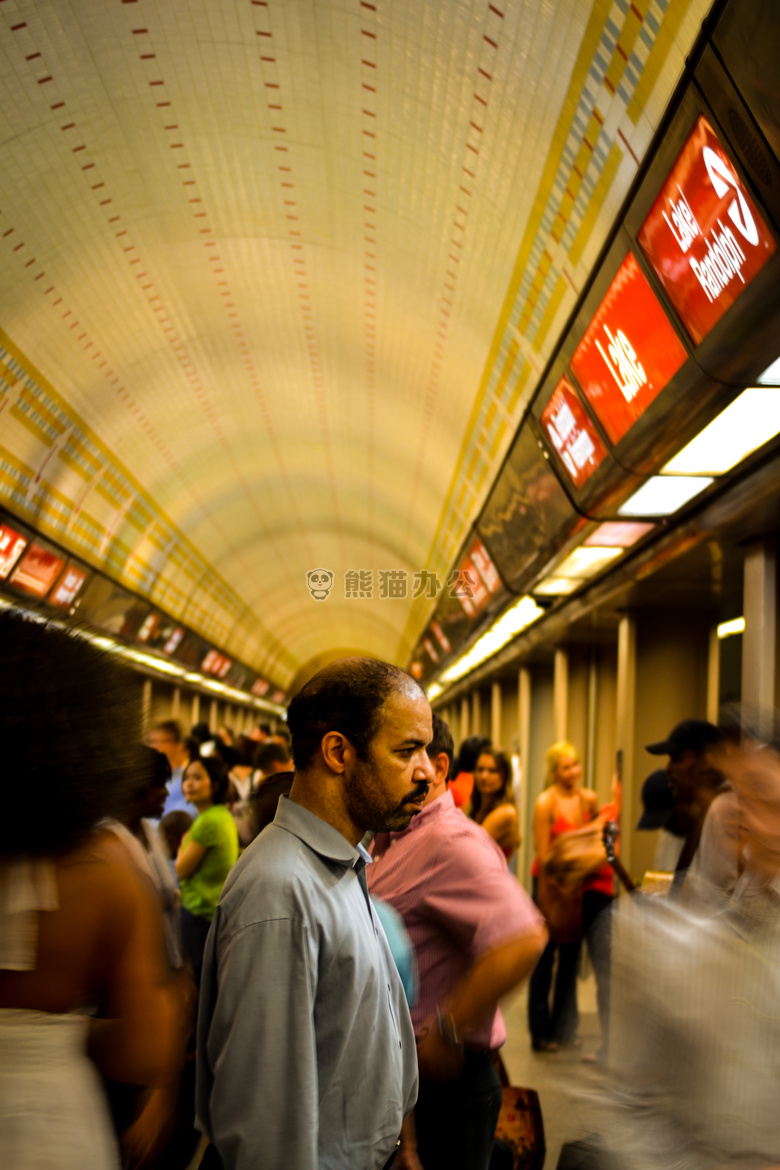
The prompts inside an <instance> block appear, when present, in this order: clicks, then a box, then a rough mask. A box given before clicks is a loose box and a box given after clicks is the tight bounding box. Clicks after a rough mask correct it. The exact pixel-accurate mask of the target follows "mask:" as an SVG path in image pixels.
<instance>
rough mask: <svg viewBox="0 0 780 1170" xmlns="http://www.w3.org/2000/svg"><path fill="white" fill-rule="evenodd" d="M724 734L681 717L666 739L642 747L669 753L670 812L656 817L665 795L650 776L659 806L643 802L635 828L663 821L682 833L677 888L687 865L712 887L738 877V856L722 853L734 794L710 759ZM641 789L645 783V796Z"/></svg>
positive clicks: (731, 884)
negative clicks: (665, 815) (643, 805)
mask: <svg viewBox="0 0 780 1170" xmlns="http://www.w3.org/2000/svg"><path fill="white" fill-rule="evenodd" d="M722 739H723V737H722V735H721V733H720V731H718V728H717V727H715V726H713V724H712V723H707V722H706V721H705V720H703V719H684V720H683V722H682V723H678V724H677V726H676V727H675V728H673V730H672V731H671V732H670V734H669V735H668V736H667V738H666V739H665V740H663V741H662V742H660V743H651V744H648V745H647V747H646V748H645V751H648V752H650V754H651V755H653V756H664V755H667V756H668V757H669V760H668V763H667V765H666V773H667V776H668V778H669V788H670V789H671V794H672V800H673V805H672V809H671V813H670V815H669V816H667V817H666V819H665V820H663V821H661V820H659V818H661V817H662V816H663V807H662V806H663V804H664V800H663V794H662V792H661V791H660V788H661V785H660V783H659V782H658V781H657V780H656V781H654V784H653V786H652V788H651V789H649V790H648V797H649V798H650V800H651V804H653V803H655V804H657V805H658V807H657V808H655V809H652V808H651V809H649V810H648V809H647V807H646V810H645V813H644V814H643V816H642V818H641V819H640V822H639V824H638V826H637V828H654V827H658V828H661V827H663V828H666V829H668V830H669V831H670V832H672V833H675V835H679V836H684V837H685V841H684V843H683V846H682V850H681V852H680V856H679V858H678V861H677V865H676V867H675V880H674V884H673V889H675V890H679V888H680V887H681V885H682V883H683V882H684V881H685V875H686V873H687V871H688V870H689V869H691V868H692V869H693V871H694V873H695V878H696V881H697V882H701V881H703V882H704V883H705V885H706V886H707V887H710V888H716V889H727V890H729V891H730V890H732V889H733V888H734V884H735V883H736V880H737V872H736V857H735V856H734V855H733V852H732V851H730V850H727V851H726V852H725V853H724V841H723V833H724V829H725V828H727V827H728V825H730V821H731V812H732V804H733V795H732V793H731V792H730V790H729V789H728V788H727V786H726V785H725V780H724V776H723V773H722V772H720V771H719V770H718V769H717V768H716V767H715V765H714V763H713V760H712V753H713V752H714V751H716V750H717V748H718V747H720V745H721V743H722ZM654 777H656V778H657V777H658V773H653V776H651V777H648V780H646V781H645V786H646V787H647V786H648V785H649V784H650V781H651V780H653V778H654ZM656 788H658V789H659V791H658V792H656ZM644 795H645V793H644V788H643V799H644ZM656 798H657V799H656ZM651 822H652V823H651Z"/></svg>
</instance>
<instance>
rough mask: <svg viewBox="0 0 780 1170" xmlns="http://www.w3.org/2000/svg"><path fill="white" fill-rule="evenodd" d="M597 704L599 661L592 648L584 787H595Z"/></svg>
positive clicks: (589, 663) (589, 664)
mask: <svg viewBox="0 0 780 1170" xmlns="http://www.w3.org/2000/svg"><path fill="white" fill-rule="evenodd" d="M598 704H599V660H598V653H597V651H596V649H595V647H594V646H591V648H590V654H589V656H588V711H587V728H588V731H587V736H586V744H585V787H586V788H594V789H595V787H596V782H597V777H596V728H597V719H598Z"/></svg>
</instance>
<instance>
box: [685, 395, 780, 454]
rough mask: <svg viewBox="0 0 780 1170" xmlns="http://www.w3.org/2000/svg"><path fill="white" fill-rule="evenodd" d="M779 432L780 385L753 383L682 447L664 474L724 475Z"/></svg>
mask: <svg viewBox="0 0 780 1170" xmlns="http://www.w3.org/2000/svg"><path fill="white" fill-rule="evenodd" d="M777 434H780V389H777V388H771V387H767V386H753V387H751V389H749V390H743V392H742V393H741V394H740V396H739V398H736V399H735V400H734V401H733V402H732V403H731V405H730V406H727V407H726V409H725V410H724V411H722V412H721V413H720V414H719V415H718V417H717V418H714V419H713V420H712V422H711V423H710V424H709V425H708V426H706V427H705V428H704V430H703V431H701V433H700V434H698V435H697V436H696V438H695V439H692V440H691V441H690V443H688V445H687V446H686V447H683V449H682V451H680V452H679V453H678V454H677V455H675V457H674V459H671V460H670V461H669V462H668V463H667V464H666V466H665V467H664V468H663V469H662V474H664V475H723V474H724V473H725V472H727V471H730V470H731V468H732V467H735V466H736V465H737V464H738V463H741V462H742V460H743V459H745V458H746V457H747V456H748V455H750V453H751V452H752V451H756V450H757V449H758V448H759V447H763V445H764V443H768V442H769V440H770V439H773V438H774V437H775V435H777Z"/></svg>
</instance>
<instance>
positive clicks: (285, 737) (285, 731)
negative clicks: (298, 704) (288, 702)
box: [268, 723, 291, 751]
mask: <svg viewBox="0 0 780 1170" xmlns="http://www.w3.org/2000/svg"><path fill="white" fill-rule="evenodd" d="M268 743H278V744H281V745H282V747H286V748H287V750H288V751H289V750H290V744H291V737H290V731H289V728H288V727H287V726H286V725H285V724H284V723H282V724H281V725H280V726H279V727H277V729H276V731H275V732H274V733H273V735H270V736H269V737H268Z"/></svg>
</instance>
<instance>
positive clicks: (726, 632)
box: [718, 617, 745, 639]
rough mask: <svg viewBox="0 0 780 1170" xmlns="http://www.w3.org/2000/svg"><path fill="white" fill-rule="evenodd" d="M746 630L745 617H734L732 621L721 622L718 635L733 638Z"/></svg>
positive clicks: (721, 637)
mask: <svg viewBox="0 0 780 1170" xmlns="http://www.w3.org/2000/svg"><path fill="white" fill-rule="evenodd" d="M744 632H745V619H744V618H743V617H738V618H733V619H732V621H730V622H721V623H720V625H719V626H718V637H719V638H720V639H723V638H731V637H732V636H733V635H734V634H743V633H744Z"/></svg>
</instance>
